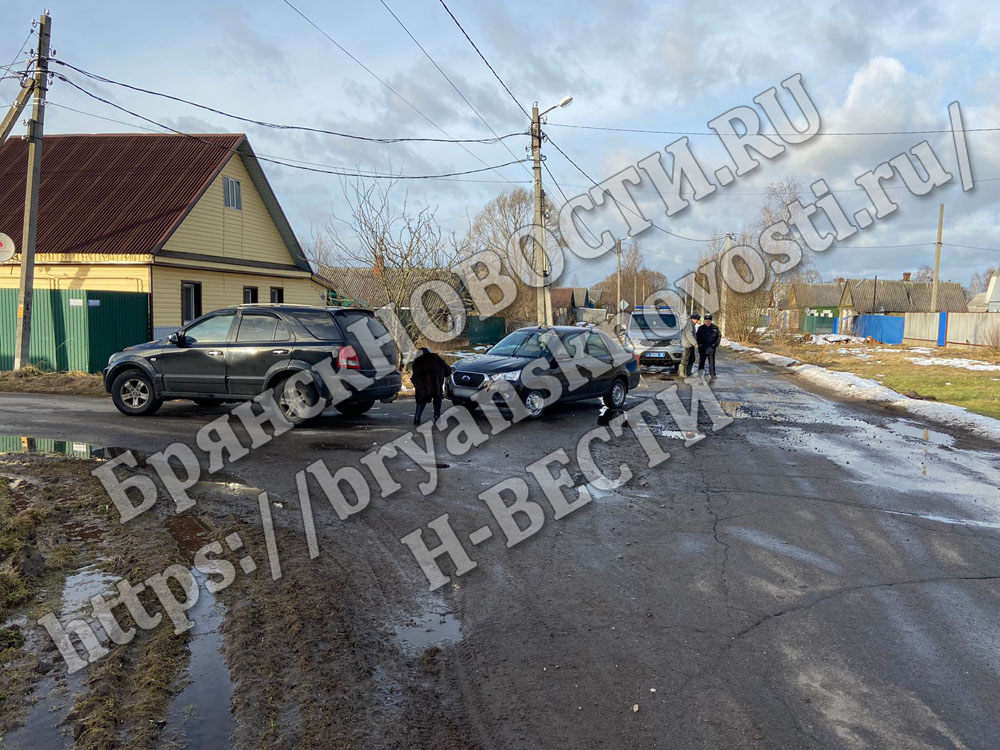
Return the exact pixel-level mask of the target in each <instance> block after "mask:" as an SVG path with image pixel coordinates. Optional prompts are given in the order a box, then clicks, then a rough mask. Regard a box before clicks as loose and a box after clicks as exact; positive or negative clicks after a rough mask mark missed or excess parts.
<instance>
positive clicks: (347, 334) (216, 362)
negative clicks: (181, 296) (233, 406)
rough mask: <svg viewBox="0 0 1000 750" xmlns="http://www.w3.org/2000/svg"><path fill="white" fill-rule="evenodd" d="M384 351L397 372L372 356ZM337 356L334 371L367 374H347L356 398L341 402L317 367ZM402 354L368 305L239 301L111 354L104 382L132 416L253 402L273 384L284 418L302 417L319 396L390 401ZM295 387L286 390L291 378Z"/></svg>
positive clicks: (346, 407)
mask: <svg viewBox="0 0 1000 750" xmlns="http://www.w3.org/2000/svg"><path fill="white" fill-rule="evenodd" d="M379 339H382V341H381V343H379V344H378V345H377V346H378V349H379V350H381V353H382V355H383V357H384V361H385V362H388V363H391V364H392V367H393V371H392V372H390V373H388V374H378V377H376V376H377V373H376V363H374V362H373V361H372V359H371V357H370V356H369V353H370V352H371V353H375V354H377V350H376V349H375V348H374V347H375V346H376V344H375V342H376V341H377V340H379ZM325 361H330V364H332V369H333V371H335V372H336V373H345V374H347V373H349V372H351V371H354V374H355V375H357V376H361V377H360V378H355V381H357V380H360V382H362V383H363V385H362V386H361V387H357V386H356V385H355V384H351V382H352V381H350V380H349V379H348V378H344V379H343V380H344V382H345V383H346V387H347V390H348V391H349V394H350V395H349V396H348V397H346V398H341V399H339V400H338V401H337V402H336V403H333V396H332V395H331V393H330V390H329V388H328V387H327V383H326V382H325V381H324V379H323V378H322V377H321V376H320V374H319V373H318V372H317V369H316V368H317V367H318V366H319V365H320V364H324V363H325ZM398 361H399V352H398V349H397V348H396V344H395V342H393V341H392V339H391V337H389V336H387V331H386V329H385V327H384V326H383V325H382V324H381V323H380V322H379V320H378V319H377V318H376V317H375V315H374V314H373V313H372V312H371V311H370V310H361V309H355V308H325V307H313V306H308V305H239V306H237V307H233V308H228V309H224V310H216V311H215V312H211V313H208V314H207V315H204V316H202V317H201V318H198V319H197V320H194V321H192V322H191V323H189V324H188V325H186V326H184V327H183V328H180V329H179V330H177V331H176V332H175V333H172V334H170V336H169V337H168V338H166V339H161V340H159V341H151V342H149V343H146V344H139V345H137V346H132V347H129V348H128V349H125V350H124V351H121V352H118V353H116V354H112V355H111V358H110V359H109V360H108V366H107V368H106V369H105V370H104V387H105V389H107V391H108V392H109V393H110V394H111V398H112V400H113V401H114V403H115V406H116V407H118V410H119V411H121V412H122V413H123V414H128V415H129V416H145V415H148V414H153V413H154V412H155V411H156V410H157V409H159V408H160V405H161V404H162V403H163V402H164V401H165V400H169V399H190V400H192V401H194V402H195V403H198V404H200V405H205V406H209V405H215V404H221V403H224V402H229V401H249V400H250V399H252V398H254V397H255V396H257V395H260V394H261V393H263V392H265V391H267V390H268V389H272V388H273V389H275V394H276V398H277V400H278V405H279V406H280V407H281V410H282V413H283V414H284V415H285V417H286V418H287V419H288V420H289V421H291V422H293V423H296V424H298V423H299V422H302V421H304V418H303V416H302V412H303V411H308V410H309V407H312V406H315V405H316V404H317V403H318V402H319V401H320V400H324V401H325V402H326V405H330V404H331V403H332V405H333V406H335V407H336V408H337V409H338V410H339V411H341V412H342V413H344V414H347V415H352V416H353V415H359V414H363V413H364V412H366V411H368V410H369V409H370V408H371V407H372V406H373V405H374V404H375V402H376V401H391V400H392V399H394V398H395V397H396V394H397V393H398V392H399V389H400V388H401V386H402V376H401V375H400V373H399V371H398V369H395V368H396V365H397V364H398ZM302 371H305V372H306V373H309V374H310V375H311V376H312V377H311V378H296V381H298V382H295V381H293V382H295V387H294V389H293V388H282V387H281V385H282V383H283V382H284V381H285V380H286V379H287V378H289V377H291V376H292V375H294V374H295V373H298V372H302Z"/></svg>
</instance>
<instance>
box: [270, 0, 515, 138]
mask: <svg viewBox="0 0 1000 750" xmlns="http://www.w3.org/2000/svg"><path fill="white" fill-rule="evenodd" d="M285 2H288V0H285ZM440 2H441V5H442V6H443V7H444V9H445V10H446V11H448V15H449V16H451V20H452V21H454V22H455V25H456V26H458V28H459V30H460V31H461V32H462V34H463V35H464V36H465V38H466V39H468V40H469V44H471V45H472V49H474V50H475V51H476V54H478V55H479V58H480V59H481V60H482V61H483V62H484V63H486V67H487V68H489V69H490V72H491V73H492V74H493V77H494V78H496V79H497V80H498V81H499V82H500V85H501V86H503V90H504V91H506V92H507V94H508V95H509V96H510V98H511V99H513V100H514V104H516V105H517V106H518V109H520V110H521V111H522V112H523V113H524V116H525V117H527V118H528V119H529V120H530V119H531V115H529V114H528V110H526V109H525V108H524V105H522V104H521V102H519V101H518V100H517V97H516V96H514V93H513V92H512V91H511V90H510V89H509V88H508V87H507V84H506V83H504V82H503V78H501V77H500V74H499V73H497V72H496V70H495V69H494V68H493V66H492V65H490V61H489V60H487V59H486V56H485V55H484V54H483V53H482V52H481V51H480V50H479V47H477V46H476V43H475V42H474V41H472V37H470V36H469V34H468V32H467V31H466V30H465V29H464V28H462V24H460V23H459V22H458V19H457V18H455V14H454V13H452V12H451V8H449V7H448V5H447V4H446V3H445V1H444V0H440Z"/></svg>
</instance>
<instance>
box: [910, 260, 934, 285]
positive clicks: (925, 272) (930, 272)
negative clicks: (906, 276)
mask: <svg viewBox="0 0 1000 750" xmlns="http://www.w3.org/2000/svg"><path fill="white" fill-rule="evenodd" d="M913 280H914V281H920V282H928V281H934V269H933V268H931V267H930V266H929V265H927V264H926V263H924V265H922V266H920V268H918V269H917V272H916V273H915V274H913Z"/></svg>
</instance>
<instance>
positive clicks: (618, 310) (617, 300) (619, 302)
mask: <svg viewBox="0 0 1000 750" xmlns="http://www.w3.org/2000/svg"><path fill="white" fill-rule="evenodd" d="M615 254H616V255H617V256H618V276H617V279H618V296H617V297H616V298H615V315H619V314H620V313H621V311H622V241H621V240H618V243H617V244H616V245H615Z"/></svg>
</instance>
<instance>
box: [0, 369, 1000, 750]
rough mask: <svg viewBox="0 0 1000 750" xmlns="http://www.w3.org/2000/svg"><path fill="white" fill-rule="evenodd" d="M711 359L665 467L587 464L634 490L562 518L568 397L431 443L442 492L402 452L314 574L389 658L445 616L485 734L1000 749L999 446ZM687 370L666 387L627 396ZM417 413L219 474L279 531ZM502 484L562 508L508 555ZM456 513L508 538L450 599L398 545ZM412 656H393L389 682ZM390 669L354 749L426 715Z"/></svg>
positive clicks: (156, 427)
mask: <svg viewBox="0 0 1000 750" xmlns="http://www.w3.org/2000/svg"><path fill="white" fill-rule="evenodd" d="M719 368H720V377H719V379H718V381H717V382H716V383H715V384H714V386H713V387H714V390H715V392H716V394H717V396H718V398H719V399H720V400H721V401H722V402H723V405H724V407H725V408H726V410H727V412H728V413H730V414H731V415H732V416H734V417H735V419H734V421H733V423H732V424H730V425H729V426H727V427H725V428H724V429H722V430H720V431H718V432H714V433H712V432H709V433H708V434H707V437H706V438H705V439H704V440H702V441H701V442H699V443H697V444H696V445H694V446H692V447H690V448H684V447H683V441H682V440H681V439H678V438H677V437H675V436H673V435H672V433H674V431H676V429H677V428H676V425H674V424H673V422H672V420H671V419H670V417H669V416H668V415H665V414H661V415H660V416H659V417H657V419H656V421H655V423H654V425H653V432H654V433H656V434H658V439H659V442H660V443H661V444H662V445H663V446H664V447H665V449H667V450H669V451H670V452H671V454H672V455H671V458H670V459H669V460H668V461H666V462H664V463H663V464H661V465H660V466H658V467H656V468H654V469H644V468H642V467H643V465H644V464H643V461H642V452H641V450H640V448H639V444H638V442H637V440H636V437H635V434H634V433H633V432H632V430H631V429H629V428H626V429H625V430H624V432H623V434H622V436H621V437H620V438H615V439H614V440H612V442H611V443H610V444H609V445H599V446H598V447H597V448H596V449H595V458H596V459H597V460H598V463H599V464H601V465H602V466H617V465H618V464H619V463H622V462H627V463H629V464H630V465H631V466H632V468H633V470H634V472H635V476H634V477H633V479H632V480H631V481H630V482H629V483H628V485H627V486H625V487H623V488H621V489H619V490H615V491H605V492H596V493H595V499H594V501H593V502H591V503H590V504H589V505H587V506H586V507H583V508H581V509H579V510H577V511H575V512H574V513H572V514H570V515H568V516H566V517H565V518H562V519H561V520H554V519H553V518H552V512H551V509H548V507H547V506H545V501H544V499H543V496H542V493H541V491H540V490H539V488H538V486H537V485H535V484H534V480H533V479H530V476H529V473H528V472H527V470H526V468H525V467H526V466H527V465H528V464H530V463H532V462H533V461H535V460H537V459H538V458H539V457H541V456H542V455H544V454H545V453H548V452H549V451H552V450H554V449H556V448H558V447H564V448H565V449H566V450H567V451H569V452H572V449H573V447H574V446H575V445H576V443H577V440H578V439H579V437H580V436H581V435H583V434H584V433H585V432H586V431H588V430H590V429H592V428H593V427H595V426H596V422H597V418H598V407H597V405H596V403H594V405H591V403H588V404H585V405H576V406H573V407H556V408H553V409H552V410H551V412H550V413H548V414H547V415H546V416H545V417H543V418H542V419H541V420H539V421H536V422H531V423H522V424H519V425H515V426H514V427H512V428H510V429H508V430H506V431H505V432H502V433H500V434H498V435H496V436H494V437H492V438H491V439H490V440H489V441H488V442H486V443H484V444H483V445H481V446H479V447H477V448H474V449H473V450H471V451H470V452H469V453H467V454H466V455H464V456H458V457H456V456H450V455H447V454H446V453H445V449H444V439H443V437H439V438H438V439H437V441H436V442H437V444H438V446H439V448H438V455H437V456H436V459H435V460H436V462H438V463H440V464H446V467H443V468H441V469H440V472H439V478H440V481H439V486H438V488H437V490H436V491H435V492H434V493H433V494H432V495H430V496H428V497H422V496H421V495H420V493H419V492H417V490H416V489H415V485H416V483H417V482H418V481H421V480H422V479H423V478H425V477H426V474H424V473H423V472H422V471H421V470H420V469H419V468H418V467H415V466H414V464H413V463H412V462H408V459H405V458H402V457H401V458H397V459H394V460H393V461H391V462H390V463H388V464H387V466H388V467H389V469H390V473H392V474H393V475H394V476H395V477H396V478H397V479H398V480H399V482H400V483H401V484H402V485H403V487H402V489H401V490H399V491H397V492H396V493H394V494H392V495H391V496H389V497H388V498H386V499H380V498H378V497H375V498H373V500H372V504H371V505H370V507H368V508H367V509H366V510H365V511H363V512H362V513H359V514H358V515H356V516H354V517H352V518H351V519H349V520H348V521H344V522H342V521H339V520H338V519H337V518H336V517H335V516H334V515H333V513H332V511H331V510H330V508H329V506H326V507H324V508H323V509H322V510H317V524H318V526H319V529H318V531H319V538H320V547H321V550H322V554H321V555H320V557H319V559H318V560H316V561H313V562H311V563H310V562H309V561H303V564H309V565H313V566H315V567H314V568H313V570H315V571H316V575H323V574H324V571H341V572H345V571H346V572H347V573H350V574H351V575H355V576H356V580H357V584H356V586H355V589H354V591H355V594H354V595H355V596H356V597H357V599H358V602H360V603H363V605H364V606H358V607H356V608H355V609H356V610H357V612H356V614H355V615H353V616H355V617H356V618H357V624H358V631H359V632H361V631H364V632H368V630H370V631H371V639H372V641H371V643H372V644H375V643H378V644H381V645H380V646H379V648H383V647H384V646H385V643H386V642H389V643H390V645H392V647H393V648H397V647H398V648H399V649H400V650H402V651H405V650H406V649H407V648H409V647H412V646H413V645H414V643H413V639H412V637H409V636H406V635H405V633H404V635H402V636H401V635H400V631H399V630H398V628H399V627H401V626H403V625H404V624H405V623H407V622H411V618H417V621H418V622H422V621H421V620H420V619H419V618H420V617H422V616H425V615H428V614H429V615H430V616H431V618H432V620H433V623H434V624H432V625H430V626H429V629H430V630H431V631H433V632H430V633H426V634H425V636H422V637H424V638H425V640H426V642H427V643H434V641H435V639H437V640H438V643H439V646H440V648H441V651H440V652H438V653H437V656H436V658H437V662H438V663H439V664H440V672H439V675H438V677H437V678H436V680H432V690H433V692H434V694H435V695H437V696H438V697H437V700H438V701H439V702H440V705H441V706H443V707H444V708H445V709H446V710H447V713H448V715H449V717H450V721H452V722H453V723H454V725H455V726H456V727H457V728H458V729H457V730H456V731H458V732H459V733H461V735H462V736H463V737H464V738H465V739H466V740H467V741H468V742H469V743H470V744H476V745H480V746H483V747H493V748H507V747H519V748H525V747H573V748H597V747H606V748H623V747H643V748H646V747H649V748H654V747H655V748H660V747H663V748H667V747H670V748H674V747H676V748H680V747H683V748H717V747H726V748H739V747H748V748H758V747H774V748H778V747H781V748H787V747H796V748H813V747H886V748H889V747H891V748H901V747H968V748H993V747H996V746H997V738H998V737H1000V711H998V709H997V707H998V706H1000V645H998V644H1000V563H998V555H1000V445H997V444H996V443H990V442H988V441H984V440H981V439H973V438H970V437H968V436H965V435H963V434H960V433H956V432H954V431H953V430H946V429H944V428H942V427H940V426H937V425H935V424H933V423H925V422H922V421H920V420H918V419H914V418H912V417H909V416H905V415H902V414H898V413H894V412H892V411H889V410H888V409H886V408H885V407H883V406H874V405H868V404H861V403H855V402H845V401H842V400H839V399H838V398H836V397H834V396H833V395H831V394H827V393H823V392H821V391H816V390H805V389H803V387H802V385H801V384H800V383H798V382H796V381H794V379H793V378H791V377H789V376H787V375H783V374H782V373H780V372H779V371H777V370H775V369H767V368H764V367H762V366H760V365H757V364H753V363H750V362H748V361H745V360H742V359H739V358H737V357H736V356H734V355H728V356H724V357H720V362H719ZM669 382H670V381H669V379H661V378H659V377H657V376H647V377H646V378H644V384H643V387H642V388H640V389H639V390H638V391H636V392H635V393H633V394H631V395H630V399H629V403H628V406H629V407H631V406H635V405H636V404H637V403H639V402H640V400H641V399H647V398H650V397H651V396H652V395H653V393H654V392H655V390H656V389H658V388H661V387H663V386H664V385H667V384H669ZM680 389H681V392H682V393H686V388H685V386H683V385H681V386H680ZM411 408H412V402H409V401H401V402H397V403H395V404H392V405H388V406H385V405H379V406H378V407H377V408H376V409H375V410H373V411H372V412H371V413H370V414H369V415H367V416H365V417H362V418H358V419H347V418H343V417H339V416H336V415H333V414H331V415H327V416H324V417H323V418H321V419H320V420H319V421H318V422H317V423H315V424H313V425H311V426H310V427H308V428H302V429H298V430H294V431H293V432H291V433H288V434H286V435H284V436H281V437H280V438H279V439H276V440H274V441H273V442H271V443H270V444H268V445H266V446H264V447H263V448H261V449H259V450H257V451H255V452H254V453H252V454H251V456H250V457H248V458H245V459H242V460H241V461H238V462H236V463H235V464H233V465H232V466H230V467H227V470H226V471H227V477H226V478H227V480H232V481H236V480H238V481H241V482H245V483H246V484H248V485H251V486H252V487H255V488H261V489H266V490H268V491H269V493H271V496H272V499H273V500H277V501H279V502H280V503H281V505H280V508H279V506H275V507H276V508H277V509H276V510H275V520H276V522H277V523H278V524H279V525H280V526H282V527H284V528H287V529H290V530H292V531H293V532H296V533H298V532H297V530H298V528H299V525H300V524H299V521H298V515H297V513H296V508H297V507H298V506H297V501H296V499H295V498H296V495H295V491H296V490H295V488H296V485H295V478H294V474H295V472H297V471H299V470H301V469H303V468H304V467H305V466H306V465H307V464H309V463H311V462H312V461H314V460H316V458H320V457H322V458H324V459H325V460H326V461H327V463H328V464H329V466H330V467H331V469H334V468H335V467H337V466H344V465H357V462H358V460H359V459H360V458H361V457H362V456H363V455H364V454H365V452H367V451H369V450H371V449H372V448H373V447H377V445H379V444H383V443H385V442H388V441H390V440H392V439H393V438H394V437H395V436H397V435H399V434H402V433H403V432H404V431H405V430H407V429H409V428H410V419H411V417H410V413H411V412H410V410H411ZM222 413H223V411H222V410H221V409H218V410H204V409H199V408H196V407H194V406H193V405H191V404H187V403H180V402H179V403H176V404H167V405H165V406H164V408H163V409H162V411H161V412H160V414H159V415H158V416H156V417H154V418H147V419H128V418H126V417H123V416H121V415H119V414H118V413H117V412H115V411H114V409H113V407H112V405H111V404H110V402H109V401H106V400H102V401H99V400H93V399H82V398H60V397H50V396H32V395H12V394H3V395H2V396H0V434H5V435H16V436H30V437H36V438H55V439H61V440H68V441H75V442H86V443H91V444H94V445H97V446H115V447H125V448H131V449H135V450H136V451H138V452H140V453H143V454H148V453H151V452H154V451H156V450H159V449H161V448H163V447H165V446H166V445H168V444H169V443H171V442H173V441H175V440H178V439H185V440H190V439H191V438H193V434H194V432H195V431H196V430H197V428H198V427H199V426H200V425H202V424H204V423H206V422H207V421H209V420H210V419H213V418H216V417H218V416H219V415H220V414H222ZM702 422H703V424H704V425H705V426H707V425H708V423H707V421H706V420H704V418H703V420H702ZM568 471H569V472H570V475H571V476H573V477H574V478H577V477H578V476H579V471H578V470H577V469H575V467H573V466H570V467H568ZM509 477H527V478H529V480H530V481H529V484H530V485H531V487H532V490H531V499H533V500H537V501H539V502H540V503H541V504H542V505H543V506H544V507H546V509H547V515H546V519H545V524H544V526H543V528H542V529H541V530H540V531H539V532H538V533H536V534H535V535H534V536H532V537H531V538H530V539H527V540H526V541H524V542H521V543H520V544H518V545H517V546H515V547H512V548H507V547H506V546H505V544H504V541H503V537H502V535H501V534H500V530H499V528H498V527H497V524H496V522H494V521H493V520H492V517H491V515H490V513H489V511H488V509H487V508H486V506H485V505H484V503H483V502H482V501H481V500H480V499H478V498H477V495H478V493H479V492H481V491H482V490H483V489H484V488H485V487H487V486H489V485H492V484H494V483H496V482H498V481H500V480H502V479H504V478H509ZM162 502H165V500H163V501H162ZM314 502H316V501H315V500H314ZM317 507H318V504H317ZM212 509H213V512H221V513H224V512H226V511H228V512H229V513H231V514H233V515H236V516H239V517H241V518H244V519H252V518H254V517H255V514H256V499H255V496H253V495H245V494H241V493H239V492H233V493H230V494H229V495H219V496H218V497H217V498H216V500H214V501H213V506H212ZM442 513H448V514H449V521H450V523H451V525H452V527H453V528H454V529H455V530H456V532H457V533H458V534H459V537H460V538H462V539H463V540H464V539H467V537H468V535H469V533H471V532H472V531H473V530H475V529H477V528H480V527H482V526H484V525H489V526H490V527H491V530H492V531H493V532H494V533H493V536H492V538H490V539H488V540H487V541H484V542H482V543H481V544H479V545H478V546H475V547H473V546H471V545H470V544H467V545H466V547H467V549H468V550H469V554H470V556H471V557H472V559H474V561H475V562H476V563H477V567H476V569H474V570H472V571H471V572H469V573H466V574H465V575H463V576H461V577H452V580H451V582H450V583H449V584H447V585H446V586H444V587H443V588H441V589H439V590H437V591H435V592H433V593H431V592H429V591H428V584H427V580H426V579H425V578H424V576H423V574H422V573H421V570H420V568H419V566H418V565H417V563H416V561H415V560H414V558H413V555H412V554H411V553H410V551H409V550H408V548H407V547H406V546H404V545H403V544H402V543H401V542H400V538H401V537H403V536H404V535H406V534H408V533H410V532H412V531H413V530H414V529H416V528H419V527H423V526H425V525H426V524H427V523H428V522H430V521H431V520H433V519H434V518H436V517H438V516H439V515H440V514H442ZM522 521H523V519H522ZM428 542H429V543H431V546H433V543H432V542H433V535H431V536H430V537H429V538H428ZM442 567H443V568H444V570H445V572H446V573H447V572H449V568H448V564H447V563H444V564H443V566H442ZM366 628H367V629H368V630H365V629H366ZM425 630H426V629H425ZM439 631H440V632H439ZM357 637H358V639H359V643H360V644H361V647H362V648H364V645H365V643H366V641H365V638H366V637H367V636H362V635H359V636H357ZM408 637H409V638H410V640H407V638H408ZM419 640H420V639H419V637H418V638H417V641H419ZM416 645H417V646H423V645H426V643H423V642H418V643H417V644H416ZM373 648H374V645H373ZM404 668H405V665H404V666H398V665H397V666H387V667H386V669H387V670H389V677H390V678H391V677H392V670H393V669H404ZM385 679H386V678H385V675H384V674H383V677H382V682H381V683H379V684H381V685H382V687H379V686H378V685H376V682H378V681H376V682H373V683H372V685H373V692H372V693H371V695H370V700H371V701H372V703H373V704H374V703H379V702H384V703H385V704H386V705H385V707H380V706H376V708H375V709H373V710H372V711H369V712H368V713H367V714H366V718H363V719H358V721H367V722H369V723H370V724H372V726H371V727H368V728H367V729H365V728H364V727H361V728H359V729H358V731H357V732H356V733H355V736H357V737H359V738H360V741H359V743H358V744H359V745H361V746H380V745H381V744H383V743H382V742H380V740H379V738H380V737H386V736H387V735H386V734H385V732H384V730H378V729H377V727H376V725H380V724H381V723H384V722H392V721H393V720H394V719H397V720H398V718H399V716H400V715H401V714H400V713H399V711H400V710H401V709H400V705H403V706H405V704H406V701H407V700H410V697H409V696H408V694H407V692H406V691H405V690H403V694H402V695H401V696H399V695H397V696H395V697H394V698H393V699H392V700H388V699H386V697H385V694H384V682H385ZM399 681H400V683H402V682H403V679H402V677H400V678H399ZM380 690H381V691H382V692H380ZM362 699H365V698H362ZM635 707H638V708H637V710H634V708H635ZM329 710H330V711H336V710H337V708H336V705H332V706H331V708H330V709H329ZM352 720H353V719H352ZM410 739H411V741H413V738H410ZM418 739H419V738H418ZM384 746H386V747H389V746H392V741H390V740H385V741H384Z"/></svg>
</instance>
